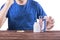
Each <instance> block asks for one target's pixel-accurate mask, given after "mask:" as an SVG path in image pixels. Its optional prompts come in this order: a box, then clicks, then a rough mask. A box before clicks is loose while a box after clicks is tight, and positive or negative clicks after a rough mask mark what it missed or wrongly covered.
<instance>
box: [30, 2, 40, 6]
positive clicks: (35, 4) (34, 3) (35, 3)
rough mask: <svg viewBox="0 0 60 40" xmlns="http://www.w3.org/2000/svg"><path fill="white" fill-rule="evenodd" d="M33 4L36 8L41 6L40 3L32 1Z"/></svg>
mask: <svg viewBox="0 0 60 40" xmlns="http://www.w3.org/2000/svg"><path fill="white" fill-rule="evenodd" d="M31 4H32V5H34V6H39V5H40V4H39V3H38V2H36V1H32V3H31Z"/></svg>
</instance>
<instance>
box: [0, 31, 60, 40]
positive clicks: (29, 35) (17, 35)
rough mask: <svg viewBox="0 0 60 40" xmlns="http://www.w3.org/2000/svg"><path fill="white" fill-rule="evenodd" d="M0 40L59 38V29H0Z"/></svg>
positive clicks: (58, 39) (59, 39) (51, 39)
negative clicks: (42, 30) (34, 30)
mask: <svg viewBox="0 0 60 40" xmlns="http://www.w3.org/2000/svg"><path fill="white" fill-rule="evenodd" d="M0 40H60V31H46V32H40V33H39V32H38V33H35V32H32V31H25V32H17V31H0Z"/></svg>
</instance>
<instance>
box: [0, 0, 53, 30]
mask: <svg viewBox="0 0 60 40" xmlns="http://www.w3.org/2000/svg"><path fill="white" fill-rule="evenodd" d="M13 3H14V1H13V0H7V2H6V3H5V6H4V7H3V8H2V10H1V11H0V27H1V26H2V25H3V24H4V22H5V21H6V15H7V12H8V10H9V8H10V6H11V5H12V4H13ZM16 3H17V4H19V5H25V4H26V3H27V0H16ZM45 18H46V20H47V25H46V26H47V28H46V29H47V30H50V29H51V28H52V27H53V26H54V20H53V19H52V17H47V16H46V17H45ZM40 23H42V20H40Z"/></svg>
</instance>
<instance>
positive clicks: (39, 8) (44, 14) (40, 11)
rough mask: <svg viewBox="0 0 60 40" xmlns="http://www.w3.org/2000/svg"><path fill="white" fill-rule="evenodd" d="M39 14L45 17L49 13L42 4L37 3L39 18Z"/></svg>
mask: <svg viewBox="0 0 60 40" xmlns="http://www.w3.org/2000/svg"><path fill="white" fill-rule="evenodd" d="M39 16H42V17H44V16H47V14H46V13H45V11H44V10H43V8H42V6H41V5H40V4H38V3H37V19H39Z"/></svg>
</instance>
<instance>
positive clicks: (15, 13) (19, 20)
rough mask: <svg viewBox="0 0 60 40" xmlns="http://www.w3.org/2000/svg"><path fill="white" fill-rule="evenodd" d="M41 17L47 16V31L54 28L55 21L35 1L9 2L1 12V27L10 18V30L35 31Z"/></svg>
mask: <svg viewBox="0 0 60 40" xmlns="http://www.w3.org/2000/svg"><path fill="white" fill-rule="evenodd" d="M39 16H42V17H44V16H46V20H47V23H48V24H47V29H51V28H52V27H53V23H54V21H53V19H52V18H51V17H47V15H46V13H45V12H44V10H43V9H42V7H41V5H39V4H38V3H37V2H35V1H33V0H7V2H6V3H5V4H4V5H3V6H2V8H1V10H0V26H2V24H3V23H4V21H5V20H6V18H8V30H33V25H34V22H35V21H36V19H39Z"/></svg>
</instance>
